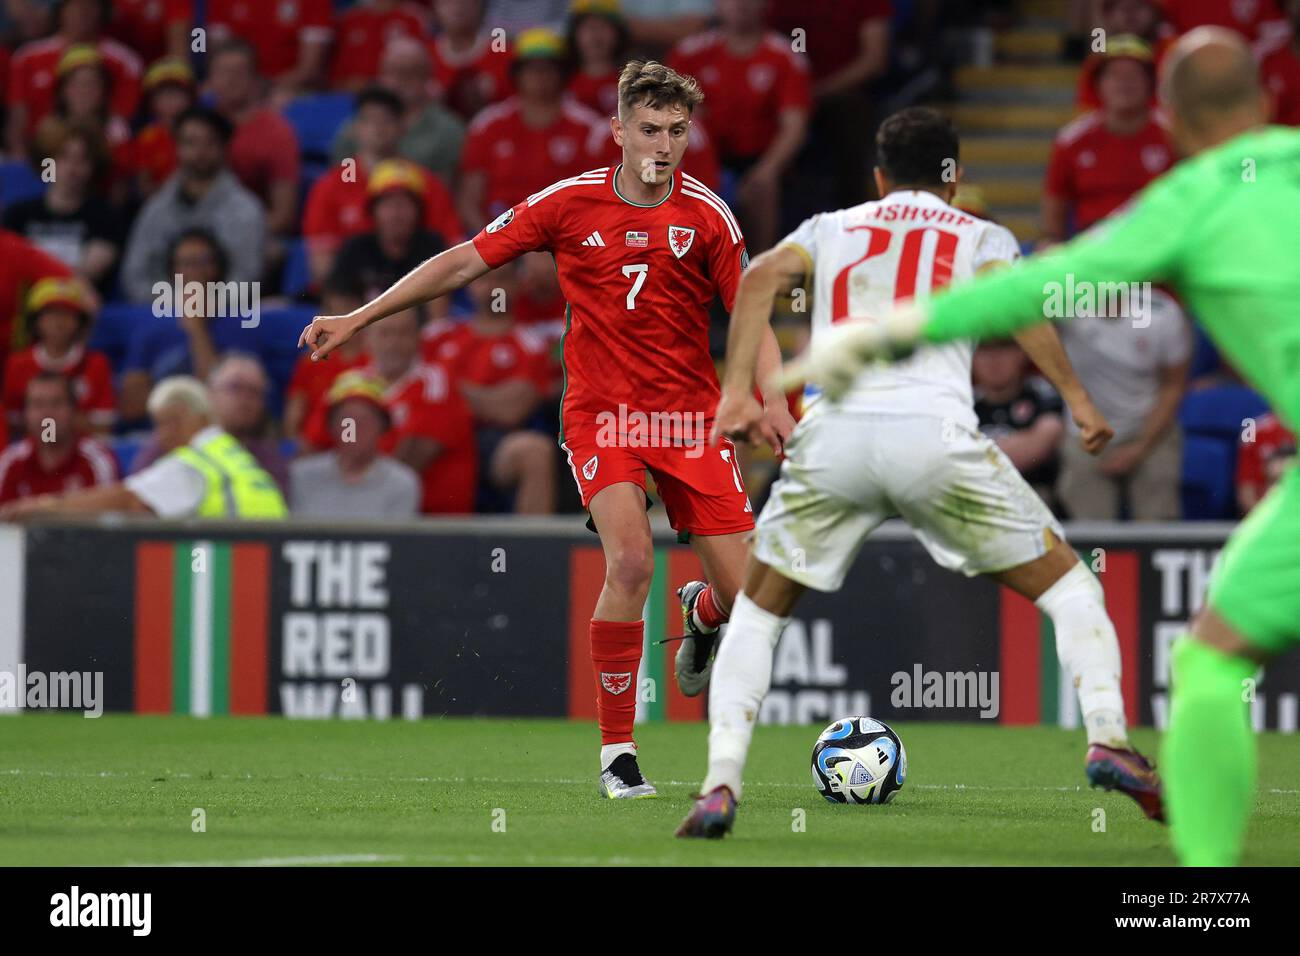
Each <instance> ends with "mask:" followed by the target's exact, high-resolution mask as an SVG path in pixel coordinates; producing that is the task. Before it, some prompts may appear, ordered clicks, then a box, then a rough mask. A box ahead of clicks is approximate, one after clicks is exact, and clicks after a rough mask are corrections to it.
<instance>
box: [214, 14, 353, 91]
mask: <svg viewBox="0 0 1300 956" xmlns="http://www.w3.org/2000/svg"><path fill="white" fill-rule="evenodd" d="M207 7H208V27H209V29H210V31H211V32H212V33H213V35H214V36H215V37H216V38H222V37H224V36H237V37H240V38H241V39H244V40H247V41H248V42H249V43H251V44H253V46H254V47H256V49H257V66H258V70H259V71H260V72H261V74H262V75H263V76H267V77H270V78H271V79H277V78H278V77H280V76H283V75H284V74H285V73H288V72H289V71H290V70H292V69H293V68H294V67H295V66H297V65H298V53H299V51H300V48H301V45H302V43H303V42H304V41H313V40H315V41H324V40H328V39H329V38H330V36H331V34H332V33H333V26H332V24H333V11H332V10H331V8H330V0H207ZM209 42H211V41H209ZM209 49H211V47H209Z"/></svg>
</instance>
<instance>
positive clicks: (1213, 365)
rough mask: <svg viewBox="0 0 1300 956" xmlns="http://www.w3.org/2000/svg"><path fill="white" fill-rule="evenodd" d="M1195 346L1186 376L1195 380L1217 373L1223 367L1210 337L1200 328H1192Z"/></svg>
mask: <svg viewBox="0 0 1300 956" xmlns="http://www.w3.org/2000/svg"><path fill="white" fill-rule="evenodd" d="M1194 329H1195V331H1194V333H1193V334H1194V335H1195V345H1194V347H1193V349H1192V365H1191V368H1190V369H1189V370H1188V373H1187V374H1188V376H1189V377H1190V378H1193V379H1196V378H1200V377H1201V376H1202V375H1209V374H1210V373H1211V372H1215V371H1218V370H1219V369H1220V368H1222V367H1223V359H1221V358H1220V357H1219V350H1218V349H1216V348H1215V347H1214V343H1213V342H1211V341H1210V337H1209V336H1208V335H1206V334H1205V332H1204V331H1202V329H1201V327H1200V326H1199V325H1198V326H1195V327H1194Z"/></svg>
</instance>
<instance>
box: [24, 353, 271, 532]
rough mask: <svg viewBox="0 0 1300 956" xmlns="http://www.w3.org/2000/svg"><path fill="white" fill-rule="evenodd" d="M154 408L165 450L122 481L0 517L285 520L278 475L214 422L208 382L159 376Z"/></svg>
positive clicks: (32, 502)
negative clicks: (112, 515) (113, 515)
mask: <svg viewBox="0 0 1300 956" xmlns="http://www.w3.org/2000/svg"><path fill="white" fill-rule="evenodd" d="M149 414H150V416H152V418H153V420H154V435H155V437H156V439H157V441H158V443H159V445H160V446H161V447H162V450H163V453H164V454H163V456H162V457H161V458H159V459H158V460H157V461H156V462H154V463H153V464H152V465H150V466H149V467H148V468H146V469H145V470H144V471H141V472H137V473H136V474H134V475H132V476H131V477H129V478H127V479H126V480H125V481H122V482H113V483H111V484H106V485H100V486H98V487H95V488H88V489H84V490H80V491H73V492H69V493H66V494H60V495H39V496H37V497H35V498H26V499H23V500H21V501H18V502H14V503H12V504H9V505H6V506H4V507H2V508H0V518H9V519H14V518H26V517H31V516H34V515H40V514H66V515H74V514H79V515H90V514H103V513H105V512H127V513H138V514H153V515H156V516H157V517H160V518H226V519H230V518H248V519H263V520H265V519H274V518H283V517H284V516H285V515H286V514H287V513H288V509H287V508H286V506H285V503H284V496H283V495H282V494H281V493H280V489H279V488H278V487H277V486H276V484H275V480H274V479H272V478H271V476H270V475H268V474H267V473H266V472H265V471H264V470H263V469H262V468H261V467H260V466H259V465H258V464H257V462H256V461H255V460H254V459H253V456H252V455H250V454H249V453H248V451H247V450H246V449H245V448H244V446H243V445H241V444H240V443H239V441H238V440H236V439H235V438H234V437H233V436H232V435H230V434H228V433H226V432H225V431H223V430H222V429H221V428H220V427H219V426H218V425H216V424H214V423H213V420H212V411H211V408H210V406H209V403H208V393H207V390H206V389H205V388H204V387H203V383H202V382H200V381H199V380H198V379H195V378H191V377H189V376H176V377H174V378H169V379H165V380H163V381H161V382H159V383H158V384H157V385H156V386H155V387H154V390H153V392H151V393H150V395H149Z"/></svg>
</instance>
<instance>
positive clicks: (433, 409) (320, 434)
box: [303, 362, 478, 514]
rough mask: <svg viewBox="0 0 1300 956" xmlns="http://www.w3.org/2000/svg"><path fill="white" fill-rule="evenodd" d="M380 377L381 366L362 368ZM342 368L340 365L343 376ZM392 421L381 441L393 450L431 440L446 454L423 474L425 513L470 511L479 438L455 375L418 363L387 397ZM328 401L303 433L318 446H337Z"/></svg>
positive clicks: (319, 406)
mask: <svg viewBox="0 0 1300 956" xmlns="http://www.w3.org/2000/svg"><path fill="white" fill-rule="evenodd" d="M361 367H362V368H363V369H364V370H365V371H366V372H367V373H368V374H370V375H374V376H378V375H379V372H378V370H377V369H375V368H373V367H371V366H369V365H363V366H361ZM342 371H343V369H336V370H335V374H336V375H337V374H339V373H340V372H342ZM384 400H385V402H386V403H387V405H388V412H389V414H390V415H391V416H392V420H393V424H392V427H391V428H390V429H388V431H387V432H385V433H384V437H383V439H382V440H381V441H380V443H379V447H380V450H381V451H383V452H384V453H385V454H392V453H393V450H394V449H395V448H396V447H397V446H398V444H399V443H400V442H401V441H402V439H404V438H408V437H420V438H432V439H433V440H434V441H436V442H438V444H440V445H441V446H442V452H441V453H440V454H439V455H438V457H437V458H435V459H434V460H433V462H432V463H431V464H430V465H429V467H428V468H426V469H425V470H424V473H423V474H422V475H421V476H420V484H421V486H422V488H423V492H422V494H421V504H420V510H421V511H422V512H423V513H424V514H466V513H469V512H472V511H473V510H474V490H475V488H476V487H477V484H478V446H477V445H476V444H475V441H474V416H473V414H472V413H471V412H470V410H469V405H468V404H467V403H466V402H465V399H464V398H463V397H461V394H460V392H458V391H456V389H455V387H454V385H453V382H452V376H451V374H450V373H449V372H448V370H447V369H446V368H445V367H444V366H442V365H440V364H438V363H437V362H417V363H416V364H415V365H414V366H412V368H411V370H410V371H409V372H407V373H406V374H405V375H404V376H402V378H400V379H399V380H398V381H396V382H394V383H393V384H392V385H390V386H389V387H388V391H387V392H386V393H385V395H384ZM326 412H327V409H326V407H325V402H324V401H323V400H321V401H319V402H317V404H316V407H315V408H314V409H313V410H312V413H311V415H310V416H309V418H308V420H307V423H306V425H305V426H304V428H303V437H304V438H305V439H306V440H307V441H308V442H309V443H310V444H312V445H315V446H316V447H318V448H328V447H330V446H332V445H333V441H332V439H331V436H330V434H329V420H328V417H327V414H326Z"/></svg>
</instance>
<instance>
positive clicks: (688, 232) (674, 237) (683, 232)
mask: <svg viewBox="0 0 1300 956" xmlns="http://www.w3.org/2000/svg"><path fill="white" fill-rule="evenodd" d="M694 241H695V230H694V229H687V228H685V227H684V226H669V227H668V248H669V249H671V250H672V251H673V255H675V256H676V257H677V258H678V259H680V258H681V257H682V256H684V255H686V253H687V252H689V251H690V248H691V243H693V242H694Z"/></svg>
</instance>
